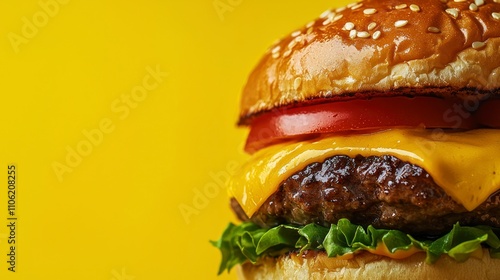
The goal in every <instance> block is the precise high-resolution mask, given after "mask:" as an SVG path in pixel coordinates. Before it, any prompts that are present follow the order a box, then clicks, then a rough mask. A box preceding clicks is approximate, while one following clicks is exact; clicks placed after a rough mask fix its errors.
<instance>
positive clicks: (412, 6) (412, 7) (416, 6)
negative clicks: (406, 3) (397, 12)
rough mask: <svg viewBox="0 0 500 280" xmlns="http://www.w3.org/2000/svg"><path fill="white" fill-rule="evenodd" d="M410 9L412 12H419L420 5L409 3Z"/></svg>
mask: <svg viewBox="0 0 500 280" xmlns="http://www.w3.org/2000/svg"><path fill="white" fill-rule="evenodd" d="M410 10H412V11H413V12H420V6H418V5H415V4H411V5H410Z"/></svg>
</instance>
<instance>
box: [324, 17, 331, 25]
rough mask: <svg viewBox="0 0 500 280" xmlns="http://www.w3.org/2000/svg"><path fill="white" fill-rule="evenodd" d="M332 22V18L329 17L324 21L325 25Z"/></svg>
mask: <svg viewBox="0 0 500 280" xmlns="http://www.w3.org/2000/svg"><path fill="white" fill-rule="evenodd" d="M331 22H332V20H331V19H330V18H327V19H326V20H325V21H323V25H328V24H330V23H331Z"/></svg>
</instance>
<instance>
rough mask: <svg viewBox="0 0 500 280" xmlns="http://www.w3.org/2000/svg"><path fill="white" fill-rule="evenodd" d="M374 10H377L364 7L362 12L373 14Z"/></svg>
mask: <svg viewBox="0 0 500 280" xmlns="http://www.w3.org/2000/svg"><path fill="white" fill-rule="evenodd" d="M376 12H377V10H376V9H371V8H370V9H364V10H363V14H365V15H373V14H374V13H376Z"/></svg>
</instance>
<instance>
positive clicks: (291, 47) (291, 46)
mask: <svg viewBox="0 0 500 280" xmlns="http://www.w3.org/2000/svg"><path fill="white" fill-rule="evenodd" d="M296 45H297V42H296V41H295V40H292V41H290V43H288V48H290V49H293V47H295V46H296Z"/></svg>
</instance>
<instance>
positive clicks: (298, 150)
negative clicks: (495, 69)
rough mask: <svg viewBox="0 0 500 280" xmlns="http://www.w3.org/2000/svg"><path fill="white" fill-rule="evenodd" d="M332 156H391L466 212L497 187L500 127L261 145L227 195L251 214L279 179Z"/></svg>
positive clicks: (499, 180)
mask: <svg viewBox="0 0 500 280" xmlns="http://www.w3.org/2000/svg"><path fill="white" fill-rule="evenodd" d="M335 155H347V156H350V157H355V156H356V155H362V156H364V157H368V156H383V155H392V156H395V157H397V158H399V159H401V160H403V161H407V162H410V163H412V164H415V165H418V166H420V167H422V168H424V169H425V170H426V171H427V172H428V173H429V174H430V175H431V176H432V178H433V179H434V181H435V182H436V183H437V184H438V185H439V186H441V187H442V188H443V189H444V191H445V192H446V193H447V194H448V195H450V196H451V197H452V198H453V199H455V200H456V201H457V202H458V203H460V204H462V205H463V206H464V207H465V208H466V209H467V210H469V211H471V210H473V209H474V208H476V207H477V206H479V205H480V204H481V203H482V202H484V201H485V200H486V199H487V198H488V197H489V196H490V195H491V194H493V193H494V192H495V191H497V190H498V189H500V130H498V129H477V130H470V131H465V132H446V133H445V132H443V131H440V130H426V129H393V130H385V131H381V132H377V133H372V134H355V135H349V136H331V135H329V136H323V137H321V138H316V139H312V140H306V141H301V142H297V143H285V144H279V145H274V146H271V147H268V148H265V149H262V150H260V151H259V152H257V153H256V154H254V155H253V156H252V158H251V159H250V160H249V161H248V162H247V163H246V164H245V165H244V166H243V167H242V169H241V170H240V171H239V172H238V173H237V174H236V176H233V178H232V179H231V180H230V181H229V185H228V191H229V195H230V196H233V197H234V198H236V200H237V201H238V202H239V203H240V205H241V206H242V208H243V210H244V211H245V212H246V214H247V215H248V216H249V217H251V216H252V214H253V213H255V211H257V210H258V209H259V207H260V206H261V205H262V204H263V203H264V202H265V200H266V199H267V198H268V197H269V196H271V195H272V194H273V193H274V192H275V191H276V190H277V189H278V187H279V185H280V183H281V182H282V181H283V180H285V179H287V178H288V177H290V176H291V175H293V174H294V173H296V172H298V171H300V170H302V169H304V168H305V167H306V166H307V165H309V164H311V163H314V162H323V161H324V160H325V159H327V158H329V157H332V156H335Z"/></svg>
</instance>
